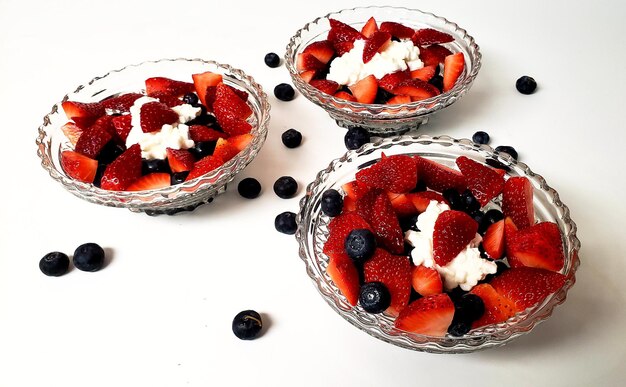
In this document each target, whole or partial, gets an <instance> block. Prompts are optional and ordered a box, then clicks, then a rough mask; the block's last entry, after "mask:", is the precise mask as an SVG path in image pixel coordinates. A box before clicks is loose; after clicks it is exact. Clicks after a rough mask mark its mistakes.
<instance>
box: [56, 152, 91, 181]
mask: <svg viewBox="0 0 626 387" xmlns="http://www.w3.org/2000/svg"><path fill="white" fill-rule="evenodd" d="M61 167H63V170H64V171H65V173H67V175H68V176H69V177H71V178H72V179H76V180H78V181H82V182H83V183H93V180H94V178H95V177H96V171H97V170H98V161H97V160H94V159H91V158H89V157H87V156H84V155H82V154H80V153H78V152H74V151H63V152H61Z"/></svg>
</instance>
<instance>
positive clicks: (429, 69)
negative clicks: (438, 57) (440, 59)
mask: <svg viewBox="0 0 626 387" xmlns="http://www.w3.org/2000/svg"><path fill="white" fill-rule="evenodd" d="M436 72H437V66H434V65H431V66H424V67H422V68H421V69H417V70H413V71H411V78H416V79H421V80H422V81H424V82H428V81H430V79H431V78H432V77H434V76H435V73H436Z"/></svg>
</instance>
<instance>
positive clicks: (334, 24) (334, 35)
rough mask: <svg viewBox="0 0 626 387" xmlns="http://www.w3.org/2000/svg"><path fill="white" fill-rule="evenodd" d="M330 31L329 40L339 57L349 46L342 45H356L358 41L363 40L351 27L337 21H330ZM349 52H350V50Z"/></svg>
mask: <svg viewBox="0 0 626 387" xmlns="http://www.w3.org/2000/svg"><path fill="white" fill-rule="evenodd" d="M328 21H329V22H330V31H328V38H327V39H328V40H329V41H330V42H331V43H332V44H333V47H334V48H335V51H336V52H337V54H338V55H342V54H344V53H345V52H347V51H344V50H345V49H346V48H347V46H346V45H345V44H342V43H348V44H350V45H352V44H354V41H355V40H357V39H363V35H361V33H360V32H359V31H357V30H355V29H354V28H352V27H350V26H349V25H347V24H345V23H343V22H340V21H339V20H336V19H329V20H328ZM342 51H343V52H342ZM348 51H349V50H348Z"/></svg>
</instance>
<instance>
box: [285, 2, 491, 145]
mask: <svg viewBox="0 0 626 387" xmlns="http://www.w3.org/2000/svg"><path fill="white" fill-rule="evenodd" d="M370 17H374V18H375V19H376V21H377V22H378V23H382V22H384V21H394V22H397V23H401V24H404V25H405V26H407V27H411V28H413V29H418V28H434V29H437V30H439V31H443V32H446V33H448V34H450V35H452V36H453V37H454V41H453V42H451V43H446V44H443V45H444V46H446V47H447V48H448V49H450V51H452V52H453V53H454V52H463V55H464V57H465V69H464V70H463V73H462V74H461V76H460V77H459V79H458V80H457V82H456V84H455V86H454V88H453V89H452V90H450V91H448V92H446V93H442V94H440V95H438V96H436V97H432V98H429V99H425V100H422V101H416V102H411V103H407V104H397V105H381V104H362V103H358V102H350V101H346V100H344V99H341V98H335V97H333V96H331V95H329V94H326V93H323V92H321V91H320V90H318V89H316V88H314V87H312V86H311V85H309V84H308V83H307V82H305V81H304V80H303V79H302V77H300V75H299V74H298V70H297V68H296V59H297V57H298V54H300V53H302V51H303V50H304V49H305V48H306V47H307V46H308V45H309V44H311V43H312V42H315V41H319V40H324V39H326V36H327V34H328V31H329V30H330V22H329V19H331V18H332V19H337V20H339V21H342V22H344V23H346V24H348V25H350V26H352V27H354V28H356V29H357V30H359V31H360V30H361V28H362V26H363V25H364V24H365V23H366V22H367V20H368V19H369V18H370ZM480 61H481V54H480V51H479V49H478V45H477V44H476V43H475V42H474V38H472V37H471V36H470V35H468V34H467V31H465V30H464V29H462V28H461V27H459V26H458V25H457V24H455V23H453V22H450V21H448V20H446V19H444V18H442V17H439V16H436V15H433V14H432V13H428V12H422V11H419V10H416V9H408V8H401V7H387V6H371V7H358V8H353V9H345V10H342V11H338V12H333V13H329V14H328V15H326V16H322V17H318V18H317V19H315V20H313V21H312V22H310V23H307V24H306V25H305V26H304V27H302V28H301V29H300V30H298V32H296V34H295V35H294V36H293V37H292V38H291V39H290V40H289V44H288V45H287V52H286V53H285V63H286V64H287V69H288V70H289V73H290V74H291V79H292V81H293V83H294V85H295V86H296V88H297V89H298V90H299V91H300V93H302V95H304V96H305V97H306V98H307V99H309V100H310V101H311V102H313V103H315V104H316V105H318V106H321V107H322V108H323V109H324V110H326V112H327V113H328V114H329V115H330V116H331V117H332V118H333V119H334V120H335V121H336V122H337V124H338V125H339V126H341V127H344V128H352V127H363V128H365V129H367V130H368V131H369V132H370V133H372V134H374V135H377V136H381V137H385V136H391V135H396V134H400V133H404V132H406V131H408V130H411V129H417V128H418V127H419V126H420V125H421V124H425V123H426V122H428V118H429V116H430V115H431V114H433V113H435V112H437V111H439V110H441V109H443V108H445V107H447V106H450V105H451V104H453V103H454V102H455V101H456V100H457V99H459V98H461V97H462V96H463V95H464V94H465V93H467V91H468V90H469V89H470V87H471V86H472V83H473V82H474V79H475V78H476V76H477V75H478V70H479V69H480Z"/></svg>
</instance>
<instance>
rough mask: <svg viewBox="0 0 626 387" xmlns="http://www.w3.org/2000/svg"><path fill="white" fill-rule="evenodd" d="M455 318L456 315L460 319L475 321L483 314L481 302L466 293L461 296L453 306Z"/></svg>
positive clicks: (483, 306)
mask: <svg viewBox="0 0 626 387" xmlns="http://www.w3.org/2000/svg"><path fill="white" fill-rule="evenodd" d="M454 307H455V310H454V314H455V318H456V315H457V314H458V315H459V317H460V319H463V320H469V321H476V320H478V319H479V318H480V317H481V316H482V315H483V314H484V313H485V304H484V303H483V300H482V299H481V298H480V297H478V296H477V295H475V294H472V293H467V294H464V295H463V296H461V298H460V299H458V301H457V302H456V303H455V304H454Z"/></svg>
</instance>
